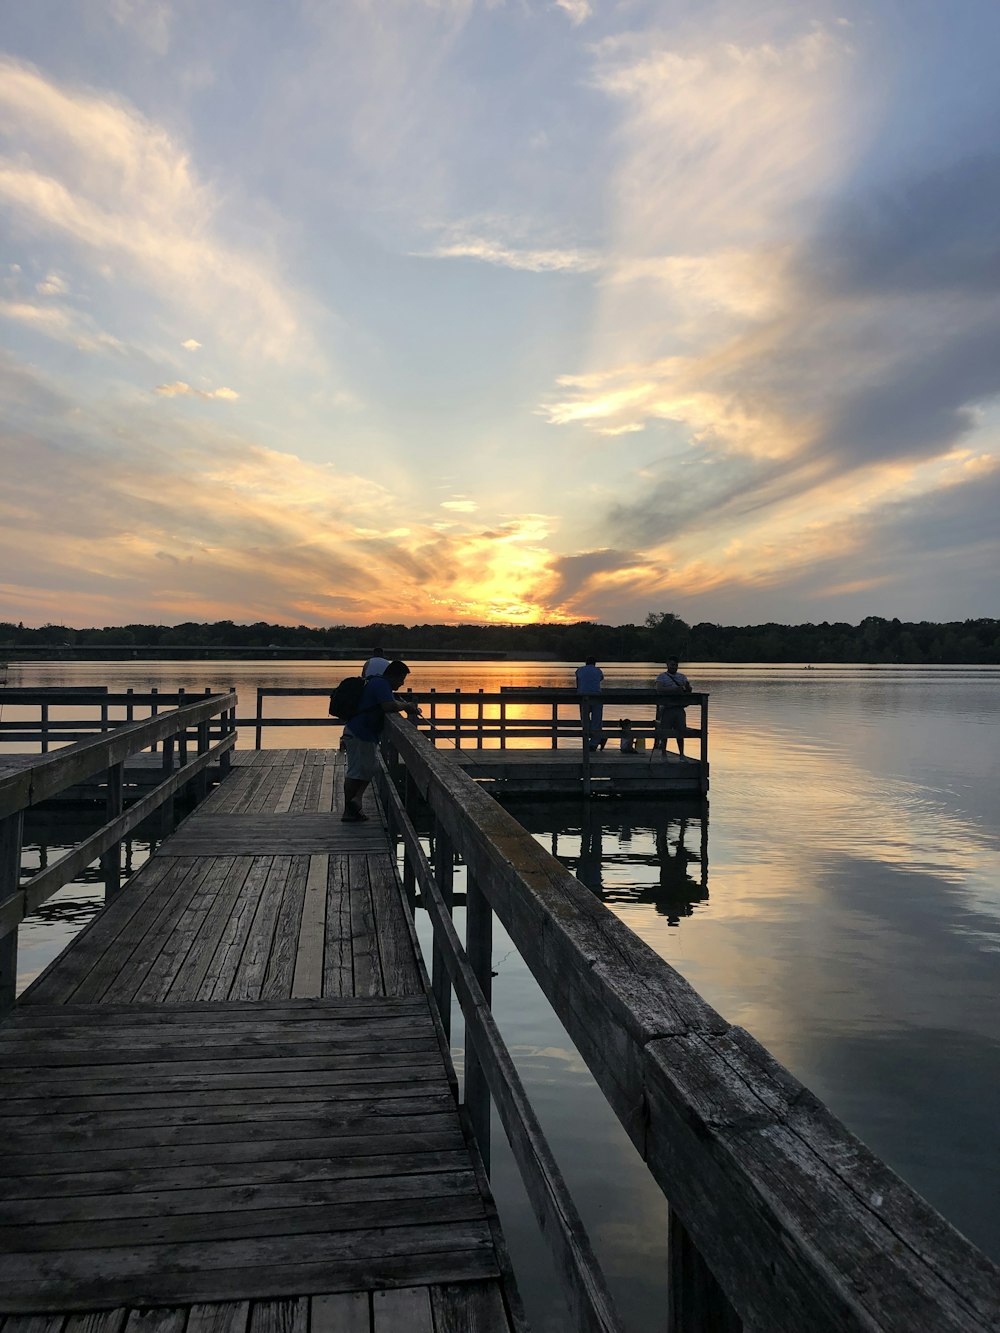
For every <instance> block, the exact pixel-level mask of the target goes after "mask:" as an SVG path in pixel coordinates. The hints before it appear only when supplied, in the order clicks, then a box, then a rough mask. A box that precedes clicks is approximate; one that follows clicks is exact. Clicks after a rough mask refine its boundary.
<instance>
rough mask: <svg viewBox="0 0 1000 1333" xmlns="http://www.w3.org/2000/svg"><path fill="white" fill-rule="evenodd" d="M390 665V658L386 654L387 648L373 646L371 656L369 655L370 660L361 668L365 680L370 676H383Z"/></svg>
mask: <svg viewBox="0 0 1000 1333" xmlns="http://www.w3.org/2000/svg"><path fill="white" fill-rule="evenodd" d="M388 665H389V659H388V658H387V657H386V655H385V649H384V648H373V649H372V655H371V657H369V659H368V661H367V662H366V663H365V664H364V666H363V667H362V668H361V674H362V676H364V678H365V680H367V679H368V677H369V676H381V675H383V674H384V672H385V669H386V667H387V666H388Z"/></svg>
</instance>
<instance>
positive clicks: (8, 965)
mask: <svg viewBox="0 0 1000 1333" xmlns="http://www.w3.org/2000/svg"><path fill="white" fill-rule="evenodd" d="M23 831H24V812H23V811H22V810H18V811H17V812H16V813H15V814H13V815H8V816H7V817H6V819H0V902H4V901H6V899H8V898H12V897H13V896H14V895H15V894H16V893H17V891H18V888H19V887H20V883H21V837H22V834H23ZM16 995H17V925H16V924H15V925H14V926H12V927H11V929H10V930H8V931H7V933H6V935H0V1016H2V1015H3V1014H6V1013H9V1012H10V1010H11V1009H13V1008H14V999H15V997H16Z"/></svg>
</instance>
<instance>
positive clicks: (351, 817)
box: [340, 810, 368, 824]
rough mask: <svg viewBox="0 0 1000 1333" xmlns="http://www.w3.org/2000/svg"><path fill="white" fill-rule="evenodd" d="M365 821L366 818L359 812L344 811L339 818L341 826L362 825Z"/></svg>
mask: <svg viewBox="0 0 1000 1333" xmlns="http://www.w3.org/2000/svg"><path fill="white" fill-rule="evenodd" d="M367 819H368V816H367V815H363V814H362V813H361V811H360V810H345V811H344V813H343V814H342V815H341V816H340V822H341V823H342V824H364V823H365V822H366V821H367Z"/></svg>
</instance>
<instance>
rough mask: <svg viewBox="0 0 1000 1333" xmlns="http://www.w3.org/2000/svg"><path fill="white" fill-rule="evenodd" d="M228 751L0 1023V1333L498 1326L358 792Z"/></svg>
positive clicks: (386, 885) (489, 1255) (468, 1195)
mask: <svg viewBox="0 0 1000 1333" xmlns="http://www.w3.org/2000/svg"><path fill="white" fill-rule="evenodd" d="M246 758H247V759H248V760H249V762H241V761H242V760H243V759H244V756H242V755H237V756H236V761H235V763H234V765H233V771H232V774H231V776H230V777H229V778H228V779H227V780H226V782H225V783H223V784H222V785H221V786H220V787H218V788H217V789H216V790H215V791H214V792H213V794H212V795H211V796H210V797H209V798H208V800H207V801H205V802H204V803H203V804H202V805H201V806H200V807H199V808H198V810H197V811H196V812H195V813H194V814H193V815H191V816H190V817H189V818H188V819H187V820H186V821H185V822H184V823H183V824H181V826H180V827H179V828H178V830H177V832H176V833H175V834H174V835H173V836H172V837H170V838H168V839H167V840H166V841H165V842H164V843H163V844H162V845H161V847H160V848H159V850H158V851H157V853H156V855H155V856H154V857H153V858H152V859H151V860H150V861H149V862H148V863H147V864H146V866H144V867H143V868H142V870H140V871H139V872H138V874H137V875H136V876H135V877H134V878H133V879H132V880H131V881H130V883H129V886H128V892H127V893H123V894H122V895H121V896H120V897H118V898H117V899H116V900H115V901H114V902H112V903H111V904H110V905H109V906H108V908H107V909H106V910H105V911H104V912H103V913H102V914H101V915H100V916H99V917H98V918H96V919H95V921H94V922H93V923H92V925H91V926H90V927H89V928H88V929H87V930H86V931H85V932H84V933H83V935H82V936H81V937H80V938H79V939H78V940H77V941H76V942H75V944H74V945H73V946H72V947H71V948H70V949H69V950H68V951H67V952H66V953H65V954H64V955H62V956H61V957H60V958H59V959H57V960H56V961H55V962H54V963H53V964H52V965H51V966H50V967H49V968H48V969H47V970H46V971H45V972H44V973H43V974H42V976H40V977H39V978H38V979H37V980H36V981H35V982H34V983H33V984H32V985H31V986H30V987H29V988H28V990H27V991H26V992H25V993H24V995H23V996H22V997H21V1001H20V1003H19V1006H18V1008H17V1010H16V1011H15V1013H14V1014H13V1015H12V1016H11V1017H9V1018H8V1019H7V1020H6V1021H5V1022H4V1023H3V1024H0V1068H2V1075H0V1077H2V1081H3V1086H4V1090H5V1096H4V1098H3V1100H2V1101H0V1116H2V1120H0V1124H2V1129H3V1138H2V1147H0V1158H2V1175H3V1185H2V1187H0V1251H2V1257H0V1311H2V1312H3V1313H4V1314H6V1315H7V1316H8V1317H7V1319H6V1320H5V1322H4V1323H3V1333H18V1330H19V1329H24V1330H28V1329H30V1330H31V1333H41V1330H43V1329H45V1328H48V1327H51V1328H52V1329H53V1330H55V1329H57V1328H59V1327H60V1326H61V1318H62V1316H63V1315H65V1314H67V1313H69V1312H76V1313H80V1312H84V1311H86V1312H88V1313H91V1312H97V1311H102V1312H105V1313H104V1314H103V1315H102V1316H101V1318H100V1319H91V1320H89V1321H88V1328H89V1327H93V1328H94V1329H95V1330H96V1329H104V1328H106V1329H108V1330H116V1333H117V1331H118V1330H121V1329H122V1328H123V1327H128V1328H132V1326H133V1325H135V1326H136V1327H139V1326H140V1325H141V1326H142V1328H143V1329H147V1328H150V1327H152V1326H153V1325H152V1324H151V1323H150V1318H149V1315H148V1314H145V1313H141V1312H142V1311H144V1310H146V1308H147V1307H149V1306H156V1307H169V1309H168V1310H163V1311H161V1314H160V1317H159V1321H158V1322H157V1327H158V1328H159V1327H169V1329H170V1330H171V1333H180V1330H183V1329H185V1327H186V1328H187V1329H189V1330H191V1329H197V1330H199V1331H200V1330H207V1329H208V1328H211V1329H212V1330H213V1333H219V1331H220V1330H222V1329H226V1328H233V1329H237V1328H239V1329H243V1328H245V1327H246V1326H247V1318H248V1308H249V1309H250V1327H251V1328H261V1329H263V1328H265V1327H274V1328H279V1327H280V1328H287V1329H289V1330H294V1329H299V1328H301V1329H302V1330H303V1333H305V1330H306V1329H315V1330H320V1329H329V1330H330V1333H334V1330H338V1331H339V1330H341V1329H343V1330H350V1333H354V1331H355V1330H370V1329H377V1330H378V1331H379V1333H382V1331H383V1330H385V1333H389V1331H390V1330H399V1331H400V1333H404V1331H405V1333H419V1331H420V1330H427V1333H431V1331H432V1330H434V1329H454V1330H464V1329H472V1328H475V1329H482V1330H490V1331H492V1330H507V1329H514V1328H517V1327H519V1326H520V1325H519V1324H518V1322H517V1319H518V1316H517V1303H516V1296H514V1295H512V1287H511V1284H510V1282H509V1280H508V1279H507V1278H506V1276H505V1273H506V1268H505V1260H504V1255H503V1248H502V1240H501V1238H500V1236H499V1230H498V1226H497V1223H496V1217H495V1212H494V1209H493V1205H492V1201H491V1199H490V1196H489V1191H488V1186H487V1184H486V1181H485V1176H484V1175H483V1173H482V1168H481V1163H480V1162H479V1161H478V1158H477V1154H476V1151H475V1147H474V1144H473V1143H472V1142H471V1141H470V1136H469V1134H468V1131H467V1128H466V1127H465V1126H464V1125H463V1122H462V1119H461V1118H460V1115H459V1109H458V1107H457V1105H456V1101H455V1096H454V1075H453V1073H452V1071H451V1067H450V1057H449V1055H448V1049H447V1044H446V1043H445V1042H444V1040H443V1034H442V1031H441V1027H440V1022H439V1021H436V1020H435V1014H434V1011H433V1009H432V1006H431V1004H430V1003H429V1000H428V988H427V982H426V977H425V975H424V971H423V966H422V963H421V962H420V958H419V953H418V950H417V947H416V943H415V938H414V934H413V926H412V921H411V918H410V914H409V912H408V911H407V909H406V906H405V903H404V900H403V897H402V891H401V886H400V883H399V880H398V877H397V874H396V869H395V862H394V857H393V854H392V851H391V849H390V847H389V844H388V841H387V838H386V834H385V830H384V828H383V826H382V824H381V822H380V821H379V820H378V817H377V811H376V810H375V808H374V803H372V806H371V809H370V813H371V814H372V816H373V818H372V819H371V821H370V822H369V823H368V824H364V825H349V824H348V825H345V824H341V823H340V821H339V819H338V818H337V817H336V815H335V814H333V813H332V812H333V811H335V810H337V809H339V801H340V786H341V782H342V767H341V763H340V757H339V755H338V754H337V753H336V752H334V751H325V750H323V751H288V750H281V751H266V752H258V753H254V754H251V755H249V756H246ZM206 1302H212V1303H213V1304H212V1306H211V1308H209V1307H207V1306H206V1304H205V1303H206ZM220 1302H222V1303H223V1304H221V1305H220V1304H219V1303H220ZM248 1303H250V1305H249V1307H248ZM39 1313H45V1314H47V1315H51V1316H52V1318H51V1320H50V1321H48V1320H42V1321H39V1319H38V1318H37V1315H38V1314H39ZM14 1315H24V1316H28V1315H35V1316H36V1317H35V1318H33V1319H28V1318H25V1319H23V1320H22V1319H17V1318H14V1317H12V1316H14ZM154 1322H156V1321H154Z"/></svg>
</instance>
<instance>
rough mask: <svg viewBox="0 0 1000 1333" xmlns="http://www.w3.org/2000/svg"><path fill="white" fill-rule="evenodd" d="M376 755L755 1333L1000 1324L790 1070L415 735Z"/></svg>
mask: <svg viewBox="0 0 1000 1333" xmlns="http://www.w3.org/2000/svg"><path fill="white" fill-rule="evenodd" d="M383 750H384V751H385V752H386V753H387V754H388V755H389V758H390V771H391V768H392V766H393V764H394V763H399V764H401V765H402V766H403V767H404V768H405V773H406V780H407V782H408V784H409V786H410V789H411V790H414V791H417V792H419V794H420V795H421V796H422V797H423V798H424V800H426V802H427V803H428V805H429V806H430V809H431V811H432V812H433V814H434V817H435V820H436V821H437V824H438V826H439V827H440V828H441V829H442V830H443V831H444V832H445V833H446V834H447V837H448V839H449V840H450V842H451V844H452V845H453V846H454V848H455V850H456V852H457V853H458V854H459V855H460V856H461V858H462V859H463V860H464V861H465V862H466V864H467V866H468V873H469V875H470V876H471V877H472V878H473V879H474V881H475V883H476V885H477V886H478V887H479V889H480V890H481V891H482V893H483V894H484V895H485V897H486V898H487V900H488V902H489V904H490V906H491V907H492V909H493V910H494V911H495V912H496V913H497V916H498V917H499V918H500V921H501V922H502V924H503V926H504V928H505V929H506V931H507V933H508V935H509V936H510V938H511V940H512V941H513V943H514V944H515V945H516V946H517V948H518V949H519V951H520V953H521V955H522V957H523V958H524V960H525V962H526V963H527V965H528V967H529V968H530V970H531V972H532V974H533V976H534V977H535V979H536V981H537V982H538V983H539V985H540V987H541V989H542V990H543V992H544V993H545V995H546V996H547V997H548V999H549V1002H550V1003H551V1005H552V1007H553V1009H554V1011H555V1012H556V1014H557V1015H558V1017H559V1019H560V1021H561V1022H562V1023H563V1024H564V1025H565V1027H566V1029H567V1031H568V1032H569V1034H570V1036H571V1038H572V1039H573V1041H574V1042H575V1044H576V1046H577V1049H578V1050H579V1051H580V1053H581V1055H582V1056H583V1058H584V1060H585V1061H586V1063H587V1065H588V1067H589V1068H590V1070H591V1072H592V1073H593V1075H594V1077H595V1079H596V1080H597V1082H598V1084H599V1086H600V1087H601V1089H602V1090H603V1092H604V1094H605V1096H606V1097H607V1099H608V1101H609V1103H610V1104H611V1106H612V1107H613V1109H614V1110H615V1112H616V1114H617V1115H618V1118H619V1119H620V1121H621V1123H622V1125H623V1126H624V1127H625V1129H626V1131H627V1133H628V1134H629V1136H630V1137H631V1139H632V1141H633V1143H634V1144H635V1146H636V1148H637V1150H638V1151H639V1153H640V1154H641V1156H642V1157H643V1159H644V1160H645V1162H646V1163H647V1165H648V1167H649V1170H650V1172H651V1174H652V1175H653V1177H654V1179H655V1180H656V1181H657V1183H658V1184H659V1186H660V1188H661V1189H662V1190H663V1192H664V1194H665V1195H666V1197H667V1198H668V1200H669V1203H670V1207H671V1210H672V1211H673V1213H674V1214H675V1215H676V1216H677V1217H678V1218H679V1220H680V1221H681V1223H682V1224H683V1229H684V1232H685V1233H686V1234H687V1235H688V1236H690V1238H691V1240H692V1242H693V1244H694V1246H695V1247H696V1248H697V1252H698V1254H699V1255H700V1256H702V1257H703V1259H704V1262H705V1263H706V1264H707V1266H708V1270H710V1272H711V1274H714V1277H715V1280H716V1281H717V1282H718V1283H719V1285H720V1287H721V1288H722V1290H723V1291H724V1292H725V1295H726V1297H727V1298H728V1300H729V1302H731V1304H732V1306H733V1307H734V1308H735V1309H736V1310H737V1311H738V1313H739V1315H740V1316H741V1318H742V1319H743V1320H744V1322H745V1324H746V1326H747V1327H748V1328H752V1329H758V1328H760V1329H763V1328H766V1329H768V1330H771V1331H773V1333H801V1330H803V1329H809V1330H810V1333H871V1330H873V1329H880V1330H886V1331H887V1333H913V1330H915V1329H934V1330H935V1333H943V1331H945V1330H947V1331H948V1333H958V1331H959V1330H962V1331H963V1333H973V1330H974V1331H975V1333H987V1330H992V1329H994V1328H996V1327H1000V1270H998V1269H997V1267H996V1266H995V1265H994V1264H992V1263H991V1262H990V1261H989V1260H988V1259H987V1258H986V1256H985V1255H983V1254H982V1253H981V1252H980V1251H979V1250H977V1249H976V1247H975V1246H973V1245H972V1244H971V1243H970V1242H969V1241H968V1240H966V1239H965V1238H964V1237H963V1236H961V1235H960V1234H959V1233H958V1232H957V1231H955V1230H954V1228H953V1227H951V1226H950V1225H949V1223H948V1222H946V1221H945V1220H944V1218H942V1217H941V1216H940V1215H939V1214H938V1213H937V1212H936V1211H935V1210H934V1209H933V1208H932V1207H931V1206H930V1205H929V1204H928V1203H927V1202H926V1201H925V1200H924V1199H922V1198H920V1196H919V1195H917V1194H916V1193H915V1192H914V1191H913V1190H912V1189H910V1187H909V1186H907V1185H906V1184H905V1183H904V1182H903V1181H902V1180H900V1179H899V1177H898V1176H896V1175H895V1174H894V1173H893V1172H892V1171H891V1170H890V1169H889V1168H888V1167H887V1166H886V1165H885V1163H883V1162H882V1161H880V1160H879V1159H878V1158H877V1157H876V1156H875V1155H874V1154H873V1153H872V1152H870V1151H869V1149H867V1148H866V1147H865V1146H864V1144H862V1143H861V1142H860V1141H859V1140H858V1139H857V1138H855V1137H854V1136H853V1135H852V1134H851V1133H850V1132H849V1131H848V1130H847V1129H846V1127H845V1126H844V1125H842V1124H841V1123H840V1122H839V1121H838V1120H836V1118H835V1117H834V1116H833V1115H832V1114H831V1113H830V1112H829V1111H828V1110H827V1109H826V1108H825V1107H824V1106H823V1105H822V1104H821V1103H820V1102H819V1101H818V1099H817V1098H816V1097H815V1096H813V1094H811V1093H810V1092H809V1091H808V1090H807V1089H806V1088H804V1087H803V1086H802V1084H801V1083H799V1082H798V1080H797V1079H796V1078H795V1077H794V1076H793V1075H792V1074H790V1073H789V1072H788V1071H787V1070H785V1069H783V1068H782V1067H781V1066H780V1065H779V1064H778V1063H777V1061H775V1060H774V1059H773V1058H772V1057H771V1056H770V1055H769V1053H768V1052H767V1051H766V1050H764V1049H763V1047H761V1046H760V1045H759V1044H758V1043H757V1042H756V1041H755V1040H754V1039H753V1038H752V1037H751V1036H750V1035H749V1034H748V1033H746V1032H744V1031H743V1030H742V1029H740V1028H735V1027H732V1026H731V1025H730V1024H728V1023H727V1022H726V1021H725V1020H724V1019H723V1018H722V1017H721V1016H720V1015H719V1014H718V1013H716V1012H715V1010H714V1009H712V1008H711V1006H710V1005H708V1004H707V1003H706V1002H705V1001H704V1000H703V999H702V998H701V996H699V995H698V994H697V992H695V991H694V990H693V988H692V987H691V986H690V985H689V984H688V983H687V982H686V981H685V980H684V979H683V978H682V977H681V976H680V975H679V974H678V973H677V972H676V971H674V969H673V968H671V967H670V966H669V965H668V964H667V963H666V962H664V961H663V959H661V958H660V957H659V956H658V955H657V954H655V953H654V952H653V950H652V949H650V948H649V947H648V946H647V945H646V944H644V943H643V942H642V941H641V940H640V939H639V938H638V937H637V936H636V935H634V934H633V932H632V931H631V930H629V928H628V927H627V926H625V925H624V924H623V923H622V922H621V921H619V920H618V918H617V917H615V916H614V915H613V913H611V912H610V911H609V910H608V909H607V908H606V907H605V906H604V904H603V903H601V902H600V901H599V900H598V899H597V898H596V897H595V896H594V895H593V894H592V893H591V892H590V891H589V890H587V889H586V888H585V887H584V886H583V885H581V884H580V883H579V882H578V881H577V880H576V879H574V877H573V876H572V875H571V874H570V873H569V872H568V871H567V870H566V869H565V868H564V867H563V866H562V865H561V864H560V863H559V862H558V861H556V860H555V858H554V857H552V856H551V855H549V853H548V852H547V851H545V849H544V848H543V847H542V846H541V845H540V844H539V843H538V842H537V841H536V840H535V839H534V838H533V837H532V836H531V834H530V833H528V832H527V831H526V830H525V829H524V828H522V826H521V825H520V824H518V823H517V821H516V820H515V819H514V818H513V817H512V816H511V815H510V814H509V813H508V812H507V811H505V810H504V809H503V808H502V807H501V806H500V805H499V804H498V803H497V802H495V801H494V800H493V799H492V798H491V797H490V796H489V794H488V793H487V792H485V791H484V790H483V789H482V788H481V787H480V786H479V785H478V784H477V783H475V782H474V781H473V780H472V779H471V778H469V777H468V776H467V775H466V774H465V773H464V772H462V770H461V769H459V768H458V766H457V765H455V764H453V763H451V762H449V760H448V759H447V758H446V757H445V756H443V755H441V754H439V753H438V752H436V751H435V750H434V748H433V747H432V746H431V745H429V744H428V742H427V741H426V739H425V738H424V737H422V736H421V735H419V734H418V733H417V732H416V730H415V729H414V728H413V727H412V726H409V725H408V724H406V723H404V722H402V721H400V720H399V719H397V718H394V717H391V718H389V719H388V720H387V725H386V728H385V734H384V739H383ZM687 1327H690V1328H692V1329H694V1328H695V1327H705V1328H707V1327H708V1324H707V1323H706V1322H703V1323H702V1324H701V1325H694V1324H689V1325H687Z"/></svg>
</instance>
